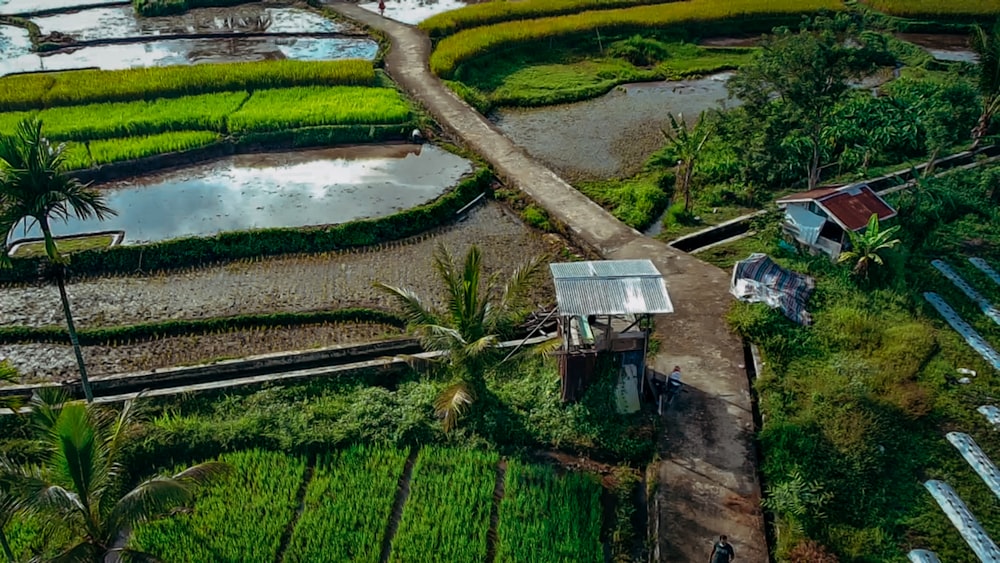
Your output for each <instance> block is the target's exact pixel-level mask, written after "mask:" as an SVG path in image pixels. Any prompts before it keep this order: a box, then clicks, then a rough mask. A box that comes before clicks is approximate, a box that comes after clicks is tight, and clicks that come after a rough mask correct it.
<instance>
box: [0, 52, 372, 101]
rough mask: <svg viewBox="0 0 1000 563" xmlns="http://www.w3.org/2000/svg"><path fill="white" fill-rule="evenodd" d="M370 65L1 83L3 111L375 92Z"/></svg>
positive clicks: (258, 66)
mask: <svg viewBox="0 0 1000 563" xmlns="http://www.w3.org/2000/svg"><path fill="white" fill-rule="evenodd" d="M375 84H376V77H375V70H374V68H373V67H372V63H371V62H369V61H362V60H346V61H322V62H314V61H289V60H285V61H263V62H249V63H232V64H211V65H194V66H166V67H152V68H135V69H127V70H76V71H68V72H58V73H46V74H23V75H15V76H6V77H3V78H0V110H2V111H21V110H32V109H41V108H45V107H53V106H65V105H80V104H87V103H98V102H123V101H133V100H145V99H149V98H155V97H160V98H171V97H178V96H192V95H196V94H207V93H213V92H232V91H240V90H257V89H267V88H290V87H294V86H319V85H322V86H374V85H375Z"/></svg>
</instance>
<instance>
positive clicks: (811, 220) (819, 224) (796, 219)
mask: <svg viewBox="0 0 1000 563" xmlns="http://www.w3.org/2000/svg"><path fill="white" fill-rule="evenodd" d="M785 219H786V220H787V221H788V222H789V223H791V224H793V225H795V228H796V229H798V231H799V236H798V239H799V240H801V241H802V242H804V243H806V244H808V245H814V244H816V239H818V238H819V232H820V231H822V230H823V225H825V224H826V219H824V218H822V217H820V216H819V215H816V214H815V213H813V212H812V211H809V210H808V209H806V208H805V207H801V206H799V205H789V206H788V207H786V208H785Z"/></svg>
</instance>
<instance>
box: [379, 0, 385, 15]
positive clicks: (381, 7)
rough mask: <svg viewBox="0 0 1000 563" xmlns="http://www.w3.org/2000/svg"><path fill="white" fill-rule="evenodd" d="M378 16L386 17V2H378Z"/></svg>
mask: <svg viewBox="0 0 1000 563" xmlns="http://www.w3.org/2000/svg"><path fill="white" fill-rule="evenodd" d="M378 15H380V16H383V17H384V16H385V0H378Z"/></svg>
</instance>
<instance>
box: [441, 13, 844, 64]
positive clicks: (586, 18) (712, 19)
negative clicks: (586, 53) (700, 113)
mask: <svg viewBox="0 0 1000 563" xmlns="http://www.w3.org/2000/svg"><path fill="white" fill-rule="evenodd" d="M841 9H843V4H841V3H840V2H837V1H835V0H809V1H808V2H796V1H793V0H781V1H775V2H768V3H766V4H763V3H761V2H759V1H757V0H735V1H732V0H692V1H690V2H676V3H670V4H660V5H653V6H641V7H637V8H622V9H618V10H604V11H596V12H583V13H579V14H574V15H570V16H565V17H558V18H540V19H534V20H526V21H517V22H506V23H499V24H494V25H489V26H483V27H477V28H472V29H467V30H464V31H460V32H458V33H456V34H454V35H451V36H449V37H446V38H444V39H442V40H441V42H440V43H438V46H437V48H436V49H435V50H434V52H433V54H431V59H430V67H431V70H432V71H434V73H436V74H437V75H439V76H441V77H443V78H448V79H450V78H453V76H454V73H455V71H456V70H457V69H458V67H459V65H461V64H462V63H465V62H468V61H471V60H473V59H475V58H478V57H483V56H486V55H488V54H490V53H494V52H496V51H500V50H504V49H509V48H512V47H517V46H522V45H526V44H539V45H544V42H545V41H548V40H550V39H557V38H574V37H585V36H588V35H593V34H596V33H599V32H602V31H603V32H604V33H606V34H607V33H612V34H621V33H638V32H642V31H643V30H662V29H663V28H664V27H676V28H677V29H682V28H683V26H687V31H689V32H695V33H696V32H697V31H698V30H699V29H700V28H702V27H703V26H712V27H715V28H717V31H719V30H722V29H726V30H728V31H730V32H735V31H742V32H743V33H748V32H751V31H754V30H756V31H767V30H770V29H771V28H772V27H774V26H775V25H777V24H779V23H780V22H794V21H795V20H797V17H798V16H799V15H802V14H808V13H814V12H817V11H821V10H841ZM737 21H738V22H739V24H738V25H737V24H736V23H735V22H737ZM726 26H728V27H726Z"/></svg>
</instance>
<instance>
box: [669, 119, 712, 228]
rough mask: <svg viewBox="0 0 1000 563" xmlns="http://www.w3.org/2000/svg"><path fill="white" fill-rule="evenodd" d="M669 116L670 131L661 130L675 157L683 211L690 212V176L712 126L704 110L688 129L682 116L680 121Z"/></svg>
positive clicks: (709, 135) (710, 134) (692, 174)
mask: <svg viewBox="0 0 1000 563" xmlns="http://www.w3.org/2000/svg"><path fill="white" fill-rule="evenodd" d="M667 115H668V116H669V117H670V132H669V133H667V132H666V131H664V132H663V136H664V137H666V139H667V145H668V147H669V148H670V150H671V151H672V152H673V155H674V156H675V157H676V158H677V187H678V191H679V192H680V193H681V194H683V196H684V212H685V213H690V212H691V178H692V177H693V176H694V165H695V163H696V162H697V160H698V155H700V154H701V150H702V149H703V148H705V143H707V142H708V139H709V138H710V137H711V136H712V132H713V130H712V127H711V125H710V124H709V122H708V120H707V119H706V118H705V112H701V115H699V116H698V121H697V122H696V123H695V124H694V127H693V128H692V129H691V130H690V131H688V127H687V123H686V122H685V121H684V116H683V115H681V120H680V123H678V122H677V119H675V118H674V114H672V113H670V114H667Z"/></svg>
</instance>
